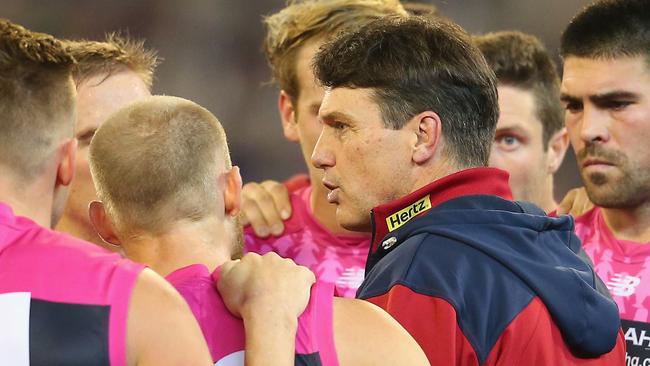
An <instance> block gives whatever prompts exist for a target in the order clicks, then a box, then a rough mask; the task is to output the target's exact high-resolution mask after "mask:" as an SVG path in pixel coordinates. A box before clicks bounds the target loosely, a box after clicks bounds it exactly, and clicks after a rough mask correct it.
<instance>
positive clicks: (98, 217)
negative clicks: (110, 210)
mask: <svg viewBox="0 0 650 366" xmlns="http://www.w3.org/2000/svg"><path fill="white" fill-rule="evenodd" d="M88 216H89V217H90V223H91V224H92V225H93V228H94V229H95V231H96V232H97V234H98V235H99V237H100V238H102V240H103V241H104V242H106V243H108V244H111V245H118V246H119V245H121V244H122V242H121V241H120V239H119V238H118V237H117V235H115V230H114V229H113V224H112V223H111V220H109V218H108V216H107V215H106V208H105V207H104V203H102V202H100V201H92V202H90V205H88Z"/></svg>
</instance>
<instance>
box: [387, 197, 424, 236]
mask: <svg viewBox="0 0 650 366" xmlns="http://www.w3.org/2000/svg"><path fill="white" fill-rule="evenodd" d="M430 208H431V200H430V199H429V196H426V197H424V198H422V199H421V200H419V201H417V202H415V203H414V204H412V205H410V206H407V207H405V208H403V209H401V210H399V211H398V212H396V213H394V214H392V215H390V216H388V217H387V218H386V224H387V225H388V231H389V232H390V231H393V230H396V229H398V228H399V227H401V226H402V225H404V224H406V223H407V222H409V221H410V220H411V219H412V218H414V217H415V216H417V215H419V214H421V213H422V212H424V211H426V210H428V209H430Z"/></svg>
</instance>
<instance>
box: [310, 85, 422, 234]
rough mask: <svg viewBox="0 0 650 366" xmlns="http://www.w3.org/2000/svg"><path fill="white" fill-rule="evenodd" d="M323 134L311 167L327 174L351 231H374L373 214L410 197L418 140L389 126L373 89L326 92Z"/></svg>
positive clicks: (342, 220) (333, 196)
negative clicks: (374, 97) (384, 120)
mask: <svg viewBox="0 0 650 366" xmlns="http://www.w3.org/2000/svg"><path fill="white" fill-rule="evenodd" d="M319 119H320V120H321V122H322V124H323V130H322V132H321V134H320V137H319V139H318V142H317V143H316V146H315V148H314V153H313V155H312V163H313V164H314V166H315V167H316V168H319V169H322V170H323V172H324V177H323V184H324V185H325V187H327V188H328V189H329V190H330V192H329V194H328V196H327V198H328V201H329V202H330V203H333V204H335V205H337V208H336V218H337V220H338V222H339V224H341V225H342V226H343V227H345V228H346V229H348V230H355V231H366V232H367V231H370V230H371V224H370V210H371V209H372V208H373V207H375V206H377V205H379V204H383V203H387V202H389V201H392V200H394V199H397V198H399V197H401V196H403V195H405V194H407V193H409V192H410V189H411V186H412V184H413V182H412V178H413V174H412V171H411V170H410V169H411V168H412V166H413V165H412V161H411V155H412V153H413V145H414V144H415V143H416V140H417V136H416V135H415V134H414V133H412V131H411V130H410V129H409V128H402V129H400V130H394V129H391V128H387V127H386V126H384V123H383V119H382V115H381V112H380V109H379V106H378V105H377V103H376V102H375V100H374V99H373V96H372V91H371V90H370V89H350V88H334V89H331V90H326V92H325V96H324V98H323V103H322V105H321V108H320V111H319Z"/></svg>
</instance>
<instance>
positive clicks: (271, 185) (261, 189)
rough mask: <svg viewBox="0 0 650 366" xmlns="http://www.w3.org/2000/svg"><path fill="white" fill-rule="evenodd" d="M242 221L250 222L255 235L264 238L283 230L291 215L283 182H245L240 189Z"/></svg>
mask: <svg viewBox="0 0 650 366" xmlns="http://www.w3.org/2000/svg"><path fill="white" fill-rule="evenodd" d="M241 208H242V210H241V212H242V223H243V224H244V225H248V224H250V225H251V226H252V227H253V231H254V232H255V235H257V236H259V237H262V238H265V237H267V236H269V234H272V235H275V236H278V235H280V234H282V232H283V231H284V223H283V221H284V220H287V219H288V218H289V217H291V200H290V199H289V191H288V190H287V188H286V187H285V186H284V184H282V183H280V182H276V181H272V180H266V181H264V182H262V183H254V182H251V183H247V184H245V185H244V187H243V189H242V205H241Z"/></svg>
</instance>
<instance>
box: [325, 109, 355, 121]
mask: <svg viewBox="0 0 650 366" xmlns="http://www.w3.org/2000/svg"><path fill="white" fill-rule="evenodd" d="M319 117H320V119H321V120H343V121H354V120H355V119H354V118H353V117H352V116H350V115H348V114H346V113H343V112H337V111H334V112H330V113H327V114H325V115H322V116H319Z"/></svg>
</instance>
